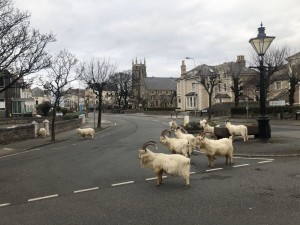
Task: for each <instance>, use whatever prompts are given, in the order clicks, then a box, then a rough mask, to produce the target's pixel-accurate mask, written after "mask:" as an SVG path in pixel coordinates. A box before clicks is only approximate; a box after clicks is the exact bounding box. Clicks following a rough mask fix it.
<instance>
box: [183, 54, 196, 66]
mask: <svg viewBox="0 0 300 225" xmlns="http://www.w3.org/2000/svg"><path fill="white" fill-rule="evenodd" d="M185 59H192V60H193V61H194V68H195V67H196V63H195V59H194V58H193V57H185Z"/></svg>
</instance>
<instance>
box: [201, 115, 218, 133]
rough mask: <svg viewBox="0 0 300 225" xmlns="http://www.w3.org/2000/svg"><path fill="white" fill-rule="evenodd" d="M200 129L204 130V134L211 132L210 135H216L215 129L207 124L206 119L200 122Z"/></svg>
mask: <svg viewBox="0 0 300 225" xmlns="http://www.w3.org/2000/svg"><path fill="white" fill-rule="evenodd" d="M200 127H202V128H203V131H204V132H209V133H212V134H215V133H214V130H215V128H214V127H212V126H210V125H209V124H208V123H207V120H206V119H203V120H200ZM216 127H219V125H217V126H216Z"/></svg>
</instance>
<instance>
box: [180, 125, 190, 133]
mask: <svg viewBox="0 0 300 225" xmlns="http://www.w3.org/2000/svg"><path fill="white" fill-rule="evenodd" d="M180 129H181V130H182V131H183V132H184V133H186V134H187V133H188V132H187V131H186V129H184V128H183V126H181V127H180Z"/></svg>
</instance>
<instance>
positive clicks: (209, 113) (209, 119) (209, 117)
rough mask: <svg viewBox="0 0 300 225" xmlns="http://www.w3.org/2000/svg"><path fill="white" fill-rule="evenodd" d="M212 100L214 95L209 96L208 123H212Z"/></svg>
mask: <svg viewBox="0 0 300 225" xmlns="http://www.w3.org/2000/svg"><path fill="white" fill-rule="evenodd" d="M211 98H212V93H209V94H208V112H207V115H208V118H207V120H208V121H211Z"/></svg>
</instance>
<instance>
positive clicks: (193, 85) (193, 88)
mask: <svg viewBox="0 0 300 225" xmlns="http://www.w3.org/2000/svg"><path fill="white" fill-rule="evenodd" d="M195 91H196V84H195V83H192V92H195Z"/></svg>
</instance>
